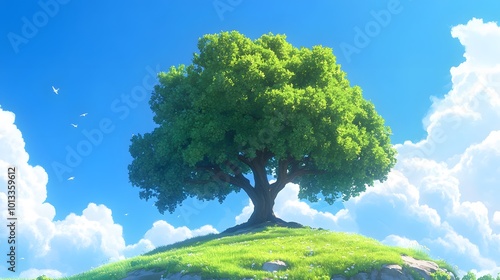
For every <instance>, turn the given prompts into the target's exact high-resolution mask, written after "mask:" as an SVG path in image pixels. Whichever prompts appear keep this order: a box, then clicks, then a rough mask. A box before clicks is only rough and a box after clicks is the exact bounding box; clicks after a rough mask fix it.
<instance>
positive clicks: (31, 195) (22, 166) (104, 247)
mask: <svg viewBox="0 0 500 280" xmlns="http://www.w3.org/2000/svg"><path fill="white" fill-rule="evenodd" d="M14 121H15V115H14V114H13V113H11V112H7V111H3V110H2V109H0V169H1V170H7V168H8V167H11V166H12V167H16V172H17V178H16V184H17V186H18V195H17V201H18V204H19V205H23V207H19V208H18V212H17V213H16V215H17V217H18V219H19V220H22V221H23V224H22V226H19V227H18V228H17V230H18V231H17V236H16V237H17V241H18V243H19V244H23V246H19V248H18V249H17V256H18V258H19V259H18V266H17V274H16V275H13V274H11V273H10V272H9V274H6V273H7V272H8V270H7V267H6V266H5V264H4V263H2V264H0V270H1V272H0V277H3V276H6V277H7V276H8V277H13V276H14V277H16V276H18V277H19V276H21V277H27V278H36V277H37V276H39V275H42V274H45V275H47V276H49V277H62V276H67V275H72V274H75V273H79V272H82V271H85V270H88V269H90V268H92V267H97V266H99V265H101V264H104V263H107V262H110V261H116V260H120V259H124V258H125V257H132V256H136V255H138V254H141V253H144V252H146V251H150V250H152V249H154V248H155V247H157V246H162V245H167V244H171V243H174V242H177V241H181V240H184V239H186V238H190V237H194V236H198V235H205V234H208V233H217V230H215V228H213V227H212V226H208V225H207V226H203V227H200V228H198V229H195V230H190V229H189V228H187V227H179V228H174V227H173V226H171V225H170V224H168V223H167V222H165V221H157V222H155V223H154V224H153V226H152V228H151V229H150V230H148V231H147V232H146V233H145V235H144V238H143V239H141V240H139V241H138V242H137V243H136V244H129V245H126V244H125V240H124V238H123V228H122V226H121V225H119V224H117V223H115V221H114V220H113V215H112V211H111V209H109V208H108V207H106V206H105V205H102V204H101V205H96V204H95V203H89V204H88V206H87V207H86V208H85V209H83V211H82V213H81V214H75V213H71V214H69V215H68V216H67V217H65V218H64V219H63V220H54V217H55V213H56V212H55V211H56V210H55V208H54V207H53V206H52V205H51V204H49V203H46V202H45V200H46V198H47V190H46V184H47V182H48V176H47V173H46V172H45V170H44V169H43V168H42V167H40V166H31V165H29V164H28V159H29V156H28V153H27V152H26V151H25V150H24V146H25V144H24V140H23V138H22V134H21V132H20V131H19V129H18V128H17V127H16V125H15V124H14ZM7 181H8V180H7V173H6V172H0V208H1V209H6V208H7V195H6V191H7V187H6V186H7ZM0 213H1V214H0V216H1V218H2V220H3V221H4V224H5V223H6V221H7V216H6V215H7V213H6V211H1V212H0ZM0 235H2V236H6V235H7V227H0ZM21 258H22V261H21ZM4 274H5V275H4Z"/></svg>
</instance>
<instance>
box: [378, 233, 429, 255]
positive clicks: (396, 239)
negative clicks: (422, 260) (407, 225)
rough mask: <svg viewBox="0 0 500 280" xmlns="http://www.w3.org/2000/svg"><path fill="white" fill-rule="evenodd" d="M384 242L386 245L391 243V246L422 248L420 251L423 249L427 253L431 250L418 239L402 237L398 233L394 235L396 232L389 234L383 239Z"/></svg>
mask: <svg viewBox="0 0 500 280" xmlns="http://www.w3.org/2000/svg"><path fill="white" fill-rule="evenodd" d="M382 243H383V244H385V245H389V246H396V247H403V248H411V249H416V250H420V251H423V252H426V253H427V251H428V250H429V248H427V247H425V246H424V245H421V244H420V243H418V241H416V240H413V239H408V238H406V237H402V236H398V235H394V234H391V235H389V236H387V237H386V238H384V240H382Z"/></svg>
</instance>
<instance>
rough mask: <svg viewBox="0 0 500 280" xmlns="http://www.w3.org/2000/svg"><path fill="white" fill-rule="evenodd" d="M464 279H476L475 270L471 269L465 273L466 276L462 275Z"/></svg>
mask: <svg viewBox="0 0 500 280" xmlns="http://www.w3.org/2000/svg"><path fill="white" fill-rule="evenodd" d="M462 280H476V274H474V272H472V271H469V272H467V274H465V275H464V277H462Z"/></svg>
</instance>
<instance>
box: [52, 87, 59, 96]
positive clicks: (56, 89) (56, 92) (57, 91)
mask: <svg viewBox="0 0 500 280" xmlns="http://www.w3.org/2000/svg"><path fill="white" fill-rule="evenodd" d="M52 90H53V91H54V93H55V94H59V89H58V88H55V87H54V86H52Z"/></svg>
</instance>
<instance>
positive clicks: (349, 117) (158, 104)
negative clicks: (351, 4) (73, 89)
mask: <svg viewBox="0 0 500 280" xmlns="http://www.w3.org/2000/svg"><path fill="white" fill-rule="evenodd" d="M198 49H199V53H196V54H194V57H193V60H192V64H190V65H187V66H185V65H180V66H178V67H171V68H170V70H169V71H168V72H164V73H160V74H159V76H158V77H159V85H157V86H155V89H154V92H153V94H152V97H151V100H150V106H151V109H152V111H153V112H154V118H153V119H154V121H155V122H156V123H157V124H158V127H157V128H155V129H154V131H153V132H151V133H146V134H144V135H137V136H134V137H133V138H132V144H131V146H130V154H131V155H132V157H133V162H132V163H131V164H130V165H129V178H130V181H131V183H132V184H133V185H134V186H137V187H140V188H141V189H142V190H141V193H140V195H141V198H144V199H149V198H152V197H154V198H157V202H156V206H157V207H158V209H159V211H160V212H162V213H163V212H164V211H166V210H168V211H170V212H173V211H174V210H175V208H176V207H177V206H178V205H180V204H181V203H182V201H183V200H185V199H186V198H187V197H197V198H198V199H201V200H212V199H218V200H219V202H222V201H223V200H224V199H225V198H226V196H227V195H228V194H229V193H231V192H233V191H239V190H242V189H243V190H244V191H245V192H247V194H249V195H251V193H252V191H253V190H252V188H253V186H250V185H249V181H248V180H247V179H246V178H245V177H243V176H242V174H249V173H250V172H253V174H254V176H256V178H257V179H258V178H262V173H264V177H265V175H266V173H267V174H273V175H275V177H276V179H277V182H276V183H275V184H274V185H273V184H271V185H269V184H268V186H267V187H269V188H271V189H273V188H274V190H275V194H276V193H277V192H279V191H280V190H281V189H282V188H283V187H284V185H285V184H286V183H288V182H294V183H298V184H299V185H300V196H301V198H307V199H309V200H310V201H317V199H318V197H317V196H318V194H322V195H323V196H324V197H325V200H326V201H327V202H329V203H333V202H334V201H335V200H337V199H340V198H341V199H343V200H347V199H349V198H350V197H352V196H356V195H358V194H359V193H360V192H363V191H365V189H366V187H367V186H372V185H373V184H374V181H375V180H380V181H383V180H385V179H386V176H387V174H388V172H389V170H390V169H391V168H392V167H393V166H394V164H395V150H394V149H393V147H392V145H391V143H390V139H389V136H390V133H391V132H390V129H389V128H388V127H387V126H385V125H384V120H383V118H382V117H381V116H379V115H378V114H377V112H376V111H375V107H374V105H373V104H372V103H371V102H369V101H367V100H365V99H364V98H363V96H362V92H361V89H360V88H359V87H357V86H354V87H352V86H350V84H349V81H348V80H347V79H346V75H345V73H344V72H343V71H342V70H341V69H340V66H339V65H338V64H337V63H336V58H335V56H334V55H333V53H332V50H331V49H330V48H326V47H322V46H315V47H313V48H312V49H308V48H295V47H293V46H292V45H291V44H289V43H288V42H287V41H286V37H285V36H284V35H273V34H266V35H263V36H261V37H260V38H258V39H256V40H251V39H249V38H247V37H245V36H243V35H242V34H240V33H238V32H236V31H233V32H222V33H220V34H213V35H205V36H203V37H202V38H200V40H199V42H198ZM259 176H260V177H259ZM256 181H257V180H256ZM266 181H267V178H266ZM266 183H267V182H266ZM266 183H264V186H266ZM251 198H252V197H251Z"/></svg>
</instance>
